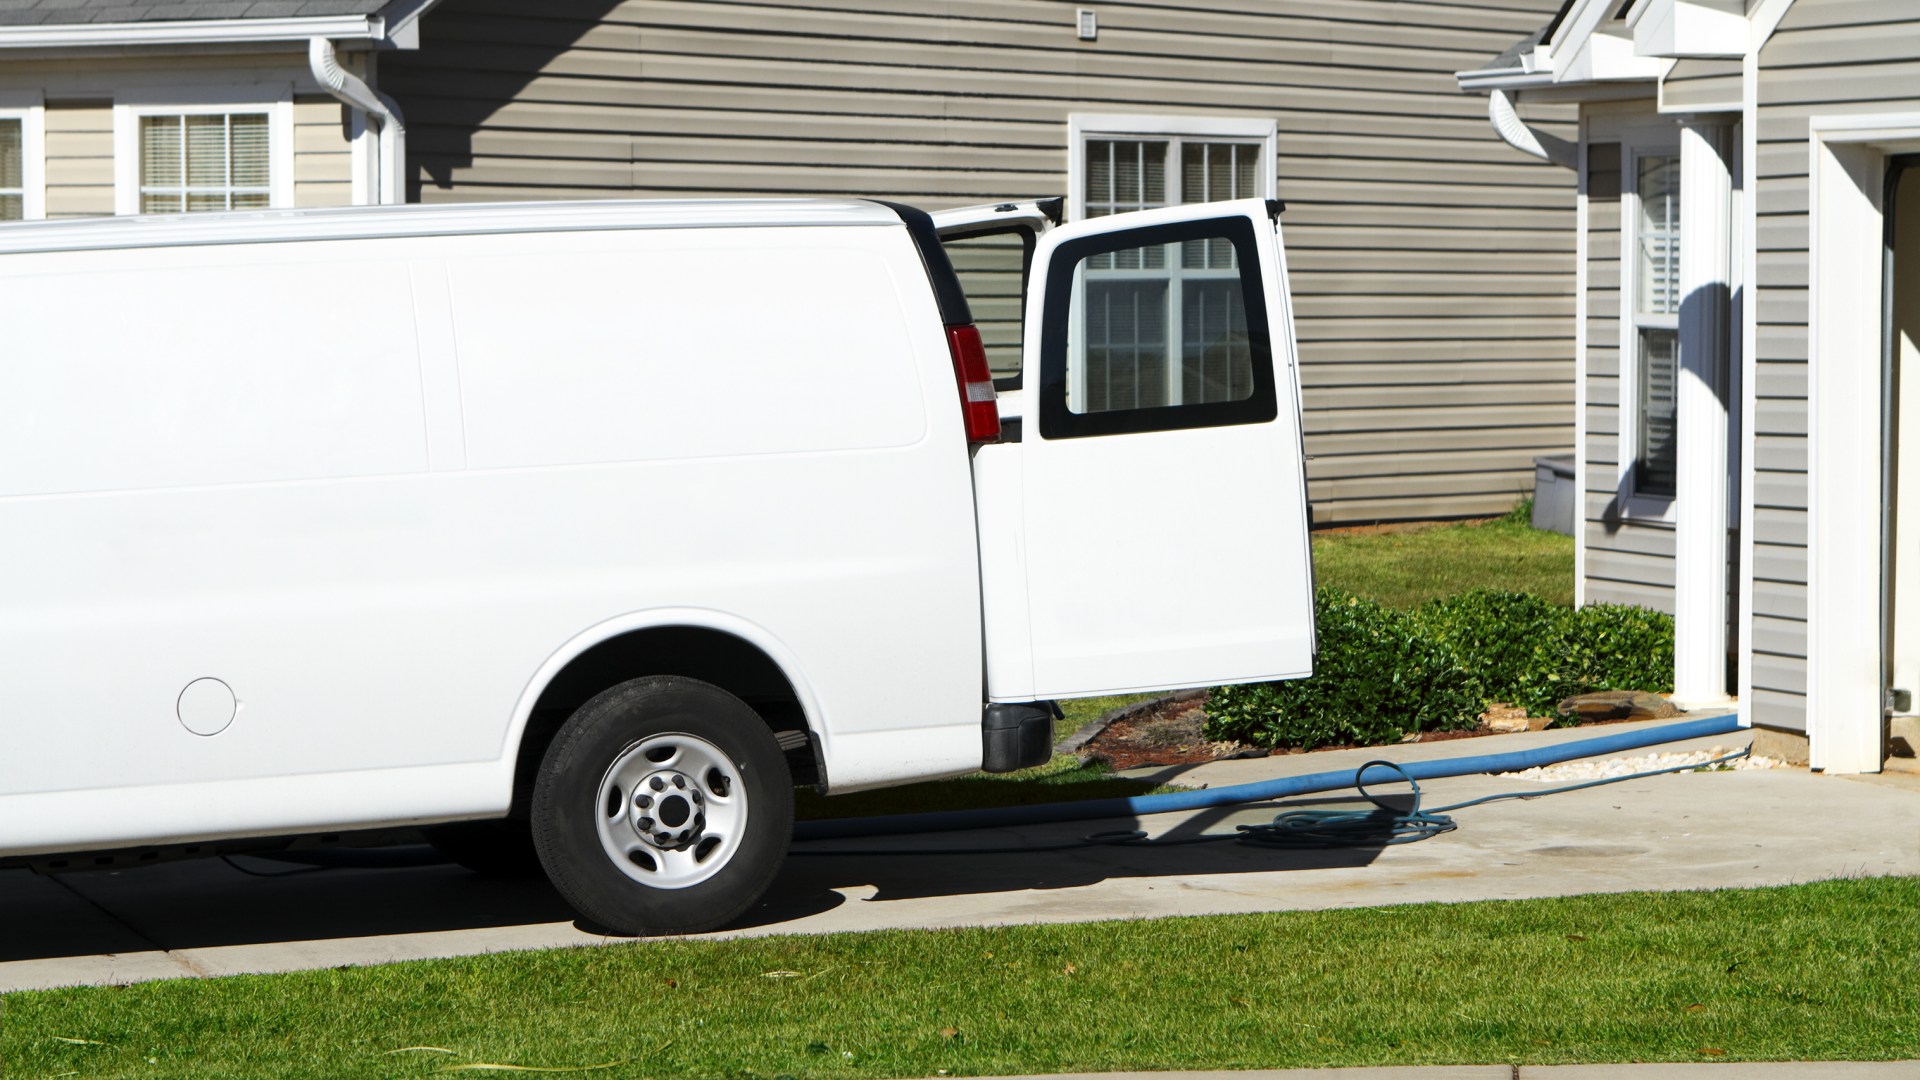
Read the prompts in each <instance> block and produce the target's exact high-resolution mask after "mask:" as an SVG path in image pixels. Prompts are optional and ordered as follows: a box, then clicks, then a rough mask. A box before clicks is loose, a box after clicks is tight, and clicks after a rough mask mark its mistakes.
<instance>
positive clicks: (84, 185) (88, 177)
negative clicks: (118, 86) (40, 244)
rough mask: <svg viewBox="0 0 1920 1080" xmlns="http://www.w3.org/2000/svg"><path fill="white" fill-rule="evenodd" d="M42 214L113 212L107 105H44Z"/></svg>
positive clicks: (63, 215) (110, 108)
mask: <svg viewBox="0 0 1920 1080" xmlns="http://www.w3.org/2000/svg"><path fill="white" fill-rule="evenodd" d="M46 130H47V158H46V161H47V216H48V217H49V218H74V217H101V216H106V215H110V214H112V213H113V103H112V102H110V101H54V100H50V101H48V102H47V108H46Z"/></svg>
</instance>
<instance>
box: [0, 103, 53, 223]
mask: <svg viewBox="0 0 1920 1080" xmlns="http://www.w3.org/2000/svg"><path fill="white" fill-rule="evenodd" d="M0 120H18V121H20V156H21V162H20V189H21V190H20V195H21V199H20V202H21V211H20V213H21V219H22V220H25V221H41V220H44V219H45V218H46V216H47V109H46V104H45V103H44V102H43V101H42V100H41V98H40V94H39V92H38V91H33V92H30V93H10V92H7V91H0Z"/></svg>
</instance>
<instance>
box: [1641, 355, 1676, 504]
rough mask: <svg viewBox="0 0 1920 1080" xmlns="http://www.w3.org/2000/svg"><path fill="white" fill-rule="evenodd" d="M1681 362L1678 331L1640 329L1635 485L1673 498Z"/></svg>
mask: <svg viewBox="0 0 1920 1080" xmlns="http://www.w3.org/2000/svg"><path fill="white" fill-rule="evenodd" d="M1679 361H1680V344H1679V335H1678V334H1677V333H1675V332H1674V331H1672V330H1641V331H1640V446H1639V448H1638V451H1637V454H1636V457H1635V461H1634V466H1633V469H1634V483H1633V487H1634V490H1635V491H1636V492H1638V493H1639V494H1642V495H1657V496H1668V497H1671V496H1672V495H1673V494H1674V490H1675V475H1674V470H1675V466H1676V464H1677V451H1676V447H1677V444H1676V443H1675V441H1674V426H1675V425H1674V421H1675V417H1676V400H1675V389H1676V386H1677V383H1678V379H1679V367H1680V363H1679Z"/></svg>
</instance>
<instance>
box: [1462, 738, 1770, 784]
mask: <svg viewBox="0 0 1920 1080" xmlns="http://www.w3.org/2000/svg"><path fill="white" fill-rule="evenodd" d="M1734 752H1735V748H1734V747H1728V746H1714V747H1709V748H1708V749H1705V750H1692V751H1686V752H1676V753H1666V754H1642V755H1641V756H1639V757H1618V758H1607V759H1606V760H1604V761H1567V762H1562V763H1561V764H1558V765H1543V766H1539V767H1537V768H1532V769H1523V770H1521V771H1520V772H1510V773H1500V774H1499V775H1500V776H1501V778H1503V779H1508V780H1532V781H1534V782H1536V783H1541V784H1569V783H1575V784H1577V783H1579V782H1580V781H1582V780H1612V779H1616V778H1618V777H1622V776H1632V775H1633V774H1635V773H1643V772H1654V771H1656V770H1659V769H1673V768H1679V767H1681V766H1686V765H1705V764H1706V763H1707V762H1709V761H1712V760H1714V759H1715V758H1723V757H1726V756H1727V755H1728V754H1731V753H1734ZM1786 768H1791V766H1789V765H1788V764H1787V763H1786V762H1784V761H1779V760H1776V759H1774V758H1770V757H1758V756H1755V755H1748V756H1747V757H1743V758H1736V759H1734V760H1733V761H1728V762H1723V763H1721V764H1719V765H1715V766H1713V767H1712V768H1711V769H1710V770H1708V771H1711V772H1727V771H1735V772H1738V771H1745V770H1748V769H1786ZM1688 771H1690V772H1697V771H1700V770H1697V769H1692V770H1688Z"/></svg>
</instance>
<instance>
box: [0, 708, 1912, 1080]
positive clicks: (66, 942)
mask: <svg viewBox="0 0 1920 1080" xmlns="http://www.w3.org/2000/svg"><path fill="white" fill-rule="evenodd" d="M1627 729H1628V726H1627V725H1620V726H1614V727H1608V728H1605V729H1602V733H1608V732H1614V731H1621V730H1627ZM1594 734H1595V731H1594V729H1586V730H1584V731H1543V732H1532V733H1526V734H1518V735H1501V736H1490V737H1487V738H1481V739H1472V740H1462V741H1457V742H1441V743H1416V744H1409V745H1405V746H1399V747H1392V748H1386V749H1374V750H1359V751H1336V752H1330V753H1321V754H1303V755H1296V756H1289V757H1270V758H1258V759H1251V760H1244V761H1222V762H1213V763H1210V764H1206V765H1201V766H1194V767H1188V768H1183V769H1175V770H1165V771H1163V772H1162V773H1161V775H1165V776H1169V777H1171V778H1173V779H1176V780H1177V781H1178V782H1180V783H1183V784H1187V785H1192V786H1197V785H1209V786H1220V785H1224V784H1232V783H1240V782H1244V781H1248V780H1254V779H1266V778H1270V777H1274V776H1281V775H1293V774H1299V773H1307V772H1317V771H1321V770H1327V769H1350V768H1355V767H1357V766H1358V765H1359V764H1361V762H1363V761H1365V760H1367V759H1370V758H1374V757H1391V758H1394V759H1395V760H1399V761H1414V760H1422V759H1426V758H1433V757H1451V756H1458V755H1465V754H1486V753H1494V752H1503V751H1508V750H1517V749H1525V748H1530V747H1534V746H1539V745H1543V744H1550V743H1557V742H1564V741H1568V740H1571V739H1578V738H1591V737H1593V735H1594ZM1742 738H1743V737H1742V736H1737V735H1730V736H1722V737H1719V738H1717V739H1705V740H1696V741H1695V742H1692V743H1679V744H1672V745H1670V746H1666V747H1657V748H1649V749H1647V750H1639V751H1632V752H1631V753H1633V754H1644V753H1650V752H1654V751H1655V750H1673V749H1686V748H1695V747H1697V748H1704V747H1706V746H1709V745H1713V744H1715V743H1718V744H1721V745H1724V746H1728V747H1734V746H1738V745H1741V744H1742ZM1423 786H1424V787H1425V788H1426V791H1427V795H1428V800H1429V805H1437V804H1440V803H1446V802H1454V801H1458V800H1462V799H1467V798H1472V797H1475V796H1478V795H1484V794H1490V793H1493V792H1498V791H1511V790H1517V789H1526V788H1528V787H1529V785H1528V784H1527V783H1526V782H1525V781H1513V780H1500V779H1495V778H1490V777H1460V778H1455V779H1450V780H1437V781H1432V782H1429V783H1427V784H1425V785H1423ZM1353 801H1354V800H1353V799H1352V797H1351V795H1350V793H1349V794H1348V795H1344V796H1343V795H1341V793H1332V794H1331V795H1330V796H1326V797H1309V798H1306V799H1301V800H1294V801H1293V802H1291V803H1289V804H1288V805H1290V806H1307V805H1321V806H1324V805H1352V804H1353ZM1275 810H1276V807H1275V806H1272V805H1268V806H1260V807H1244V808H1235V809H1222V810H1209V811H1200V812H1196V813H1190V814H1168V815H1157V816H1155V817H1152V818H1150V819H1146V820H1144V821H1142V822H1140V823H1138V824H1139V826H1140V827H1142V828H1145V829H1148V830H1150V831H1152V832H1153V833H1154V834H1156V835H1161V836H1176V837H1177V836H1190V835H1194V834H1197V833H1202V832H1231V831H1232V827H1233V826H1234V825H1235V824H1237V823H1240V822H1251V821H1262V820H1266V819H1269V818H1271V816H1272V815H1273V814H1274V812H1275ZM1455 816H1456V818H1457V820H1458V821H1459V822H1460V828H1459V830H1458V831H1456V832H1453V833H1450V834H1447V835H1445V836H1440V837H1437V838H1434V839H1431V840H1427V841H1425V842H1422V843H1418V844H1409V845H1404V846H1398V847H1390V848H1386V849H1383V850H1350V851H1330V852H1286V851H1276V850H1268V849H1258V848H1250V847H1242V846H1240V845H1237V844H1210V845H1203V846H1197V847H1174V848H1162V849H1143V848H1113V847H1101V848H1088V849H1085V850H1079V851H1070V852H1049V853H1044V854H1041V853H1036V854H1034V855H1032V856H1022V855H990V856H940V857H932V856H924V855H914V856H901V855H889V856H878V855H873V854H862V853H861V852H864V851H870V850H886V849H899V848H903V847H905V848H928V847H999V846H1013V845H1022V844H1036V845H1038V844H1046V843H1054V842H1060V841H1064V840H1070V839H1073V838H1076V837H1079V836H1082V835H1085V834H1087V833H1091V832H1097V831H1104V830H1110V829H1116V828H1129V827H1133V825H1134V824H1136V823H1134V822H1132V821H1128V820H1119V821H1107V822H1086V823H1078V824H1065V825H1052V826H1040V827H1033V828H1029V829H1023V830H1019V831H1017V832H1016V831H1011V830H1008V831H992V832H973V833H949V834H941V835H937V836H926V837H909V838H902V839H897V840H865V841H844V842H833V843H831V844H818V845H805V846H803V847H811V848H814V849H816V850H817V849H820V848H831V849H832V850H834V851H839V852H846V854H837V855H830V856H824V857H820V856H816V857H807V856H800V855H796V856H795V857H793V858H790V859H789V860H788V862H787V866H786V868H785V870H784V871H783V872H782V874H781V876H780V879H779V880H778V881H777V882H776V883H775V885H774V887H773V890H772V891H771V893H770V894H769V898H768V900H767V901H766V902H765V903H764V904H763V905H762V906H761V907H760V908H759V909H757V910H756V911H754V912H753V913H751V914H750V916H749V917H748V918H747V919H746V920H745V921H744V922H743V924H742V925H739V926H736V927H734V928H732V929H730V930H727V931H725V932H723V933H722V934H718V935H714V936H721V937H725V936H741V935H760V934H772V933H826V932H830V931H842V930H870V929H876V928H884V927H947V926H962V925H980V924H1008V923H1034V922H1080V921H1087V920H1096V919H1124V918H1148V917H1154V916H1160V915H1198V914H1210V913H1219V912H1250V911H1271V910H1282V909H1298V908H1329V907H1357V906H1373V905H1380V904H1394V903H1412V902H1421V901H1462V900H1485V899H1508V898H1518V897H1538V896H1558V895H1570V894H1576V893H1591V892H1615V891H1624V890H1637V889H1704V888H1719V887H1727V886H1758V885H1778V884H1787V883H1793V882H1804V881H1811V880H1816V879H1820V878H1830V877H1839V876H1859V875H1887V874H1920V846H1917V845H1916V843H1915V840H1916V837H1920V781H1917V780H1916V779H1915V778H1913V777H1907V778H1904V779H1899V778H1863V779H1849V778H1844V777H1827V776H1819V775H1813V774H1809V773H1807V772H1806V771H1804V770H1779V771H1754V772H1721V773H1700V774H1686V775H1671V776H1662V777H1655V778H1651V779H1646V780H1636V781H1630V782H1626V783H1621V784H1614V785H1610V786H1607V787H1601V788H1595V789H1590V790H1587V791H1580V792H1573V793H1569V794H1565V795H1555V796H1552V797H1550V798H1541V799H1531V800H1525V801H1512V802H1502V803H1495V804H1492V805H1488V806H1481V807H1473V808H1470V809H1466V810H1462V811H1460V812H1459V813H1458V814H1457V815H1455ZM234 864H235V865H229V864H227V863H224V862H221V861H218V860H206V861H198V862H185V863H173V864H165V865H158V866H150V867H143V868H139V869H133V870H124V871H99V872H87V873H72V874H65V875H61V876H59V877H38V876H35V875H33V874H31V873H29V872H27V871H24V870H14V871H4V872H0V992H3V991H6V990H15V989H24V988H31V987H50V986H65V985H75V984H88V983H118V982H131V981H137V980H143V979H162V978H179V977H187V976H207V975H226V974H235V973H242V972H275V971H290V970H298V969H305V968H319V967H331V966H337V965H342V964H374V963H384V962H388V961H394V960H407V959H417V958H423V957H437V956H456V955H467V954H473V953H484V952H496V951H501V950H508V949H531V948H545V947H551V946H560V945H583V944H594V943H600V942H604V941H607V940H610V939H607V938H603V937H600V936H598V935H594V934H590V933H587V932H585V931H583V930H581V929H580V928H578V927H577V926H576V925H575V924H574V922H573V919H572V915H571V912H570V911H569V910H568V908H567V906H566V905H565V904H564V903H563V902H561V900H560V899H559V897H558V896H556V895H555V894H554V893H553V891H552V890H551V889H550V888H548V887H547V886H546V885H545V884H544V883H543V882H539V881H498V880H489V879H485V878H480V877H476V876H474V875H472V874H468V873H466V872H465V871H463V870H460V869H458V868H456V867H450V866H430V867H416V868H409V869H382V870H359V869H353V870H345V869H340V870H325V871H319V872H311V873H294V874H290V875H287V874H285V872H286V871H287V870H288V869H289V868H288V867H287V866H286V865H285V864H279V863H271V862H266V861H264V860H256V859H246V858H239V859H235V860H234ZM245 871H251V872H252V873H253V874H274V875H285V876H270V877H268V876H251V875H250V874H249V873H248V872H245ZM614 940H619V939H614ZM1796 1067H1799V1066H1796ZM1501 1068H1502V1069H1504V1068H1505V1067H1504V1066H1502V1067H1501ZM1742 1068H1746V1066H1742ZM1240 1075H1242V1076H1247V1075H1253V1074H1240ZM1475 1075H1479V1074H1475ZM1502 1075H1508V1074H1506V1073H1503V1074H1502ZM1529 1075H1533V1074H1532V1073H1529ZM1570 1075H1571V1074H1570ZM1801 1075H1812V1074H1801ZM1836 1075H1838V1074H1836Z"/></svg>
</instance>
